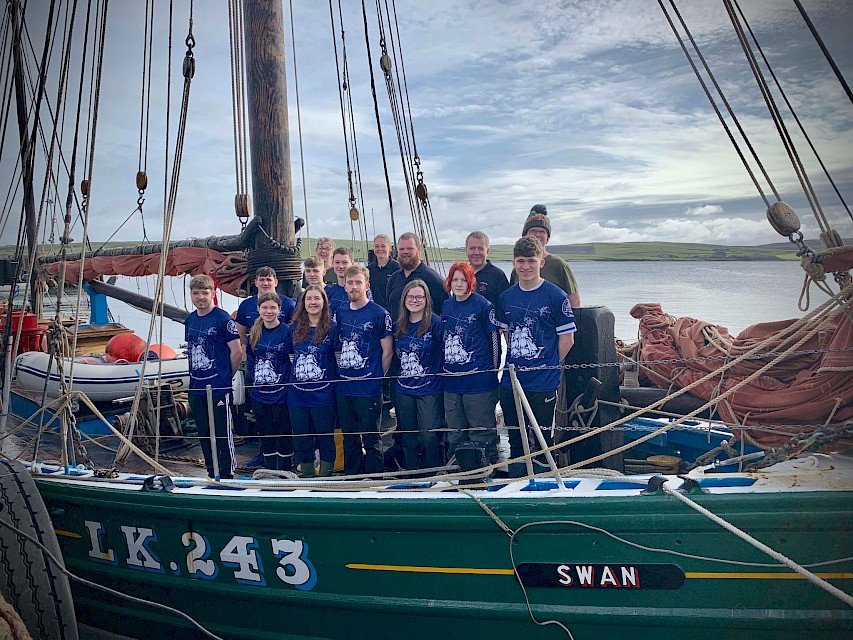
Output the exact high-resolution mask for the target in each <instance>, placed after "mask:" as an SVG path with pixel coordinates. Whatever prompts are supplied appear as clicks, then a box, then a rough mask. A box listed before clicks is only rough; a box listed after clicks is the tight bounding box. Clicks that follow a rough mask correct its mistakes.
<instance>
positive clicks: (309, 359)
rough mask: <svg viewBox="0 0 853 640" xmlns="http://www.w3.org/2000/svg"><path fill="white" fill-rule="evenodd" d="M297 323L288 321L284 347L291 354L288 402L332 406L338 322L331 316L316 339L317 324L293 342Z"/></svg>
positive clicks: (336, 376)
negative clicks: (329, 322)
mask: <svg viewBox="0 0 853 640" xmlns="http://www.w3.org/2000/svg"><path fill="white" fill-rule="evenodd" d="M295 330H296V323H293V324H292V325H290V335H289V336H288V342H287V351H288V353H289V354H290V358H291V363H292V364H291V367H290V383H291V384H290V389H288V392H287V404H288V405H292V406H294V407H333V406H335V385H334V380H336V379H337V378H338V366H337V362H335V345H336V344H337V342H336V341H337V333H338V326H337V324H336V323H335V321H334V320H332V324H331V326H330V327H329V330H328V331H327V332H326V335H325V336H323V339H322V340H321V341H320V342H319V343H315V342H314V335H315V334H316V332H317V329H316V327H311V329H310V331H309V332H308V337H307V338H306V339H305V340H303V341H301V342H293V332H294V331H295Z"/></svg>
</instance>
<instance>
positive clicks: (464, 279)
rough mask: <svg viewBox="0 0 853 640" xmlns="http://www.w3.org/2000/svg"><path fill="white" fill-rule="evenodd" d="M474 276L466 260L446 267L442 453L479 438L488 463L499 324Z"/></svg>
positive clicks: (493, 434)
mask: <svg viewBox="0 0 853 640" xmlns="http://www.w3.org/2000/svg"><path fill="white" fill-rule="evenodd" d="M476 287H477V278H476V276H475V275H474V269H472V268H471V265H470V264H468V263H467V262H456V263H454V264H453V266H452V267H450V271H448V273H447V279H446V280H445V282H444V288H445V290H446V291H448V292H450V294H451V295H450V297H449V298H448V299H447V300H445V302H444V306H443V307H442V309H441V323H442V327H443V329H444V372H445V373H446V374H451V375H449V376H447V377H445V379H444V389H445V391H444V415H445V419H446V421H447V426H448V429H449V431H448V437H447V442H448V445H449V446H448V451H447V456H448V458H449V457H450V456H452V455H453V454H454V452H455V451H456V447H457V446H458V445H459V444H460V443H461V442H465V441H473V442H477V443H480V444H481V445H482V446H483V447H484V448H485V453H486V460H487V461H488V462H489V463H490V464H494V463H496V462H497V461H498V433H497V423H496V421H495V405H496V404H497V402H498V373H497V372H498V367H499V365H500V343H499V335H498V331H499V329H500V327H499V326H498V324H497V320H496V319H495V309H494V307H493V306H492V303H491V302H489V301H488V300H486V299H485V298H484V297H483V296H481V295H480V294H479V293H475V292H474V290H475V289H476Z"/></svg>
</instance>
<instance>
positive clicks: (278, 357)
mask: <svg viewBox="0 0 853 640" xmlns="http://www.w3.org/2000/svg"><path fill="white" fill-rule="evenodd" d="M289 336H290V327H289V326H288V325H286V324H285V323H284V322H281V321H279V324H278V326H277V327H276V328H275V329H267V328H266V327H263V328H262V329H261V337H260V338H258V343H257V344H256V345H255V346H254V347H253V346H252V340H251V338H250V339H249V340H247V341H246V369H247V370H248V371H251V372H252V388H251V389H250V390H249V395H250V396H251V398H252V400H254V401H255V402H260V403H261V404H286V403H287V381H288V378H290V355H289V353H288V351H287V342H288V337H289Z"/></svg>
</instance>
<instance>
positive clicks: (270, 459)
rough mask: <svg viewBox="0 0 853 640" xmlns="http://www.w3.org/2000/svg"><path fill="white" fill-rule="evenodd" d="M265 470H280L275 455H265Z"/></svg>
mask: <svg viewBox="0 0 853 640" xmlns="http://www.w3.org/2000/svg"><path fill="white" fill-rule="evenodd" d="M263 468H264V469H270V470H272V471H275V470H276V469H277V468H278V456H277V455H276V454H274V453H265V454H264V464H263Z"/></svg>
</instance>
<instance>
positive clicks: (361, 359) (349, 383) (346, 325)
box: [335, 302, 392, 397]
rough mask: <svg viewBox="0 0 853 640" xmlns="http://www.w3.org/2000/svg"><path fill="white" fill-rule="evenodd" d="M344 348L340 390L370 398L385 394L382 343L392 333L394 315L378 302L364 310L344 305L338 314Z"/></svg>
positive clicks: (341, 361) (342, 350) (369, 304)
mask: <svg viewBox="0 0 853 640" xmlns="http://www.w3.org/2000/svg"><path fill="white" fill-rule="evenodd" d="M335 321H336V322H337V324H338V346H339V347H340V350H341V356H340V360H339V362H338V373H339V374H340V377H341V378H342V379H343V381H342V382H340V383H339V386H338V393H339V394H342V395H345V396H359V397H370V396H378V395H380V394H381V393H382V376H383V375H384V372H383V370H382V345H381V343H380V340H382V339H383V338H387V337H388V336H390V335H391V328H392V326H391V316H390V315H389V314H388V312H387V311H385V309H383V308H382V307H380V306H379V305H378V304H376V303H375V302H368V303H367V304H366V305H364V306H363V307H362V308H361V309H352V308H351V307H350V305H348V304H347V305H343V306H341V308H340V309H338V313H337V314H336V316H335Z"/></svg>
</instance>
